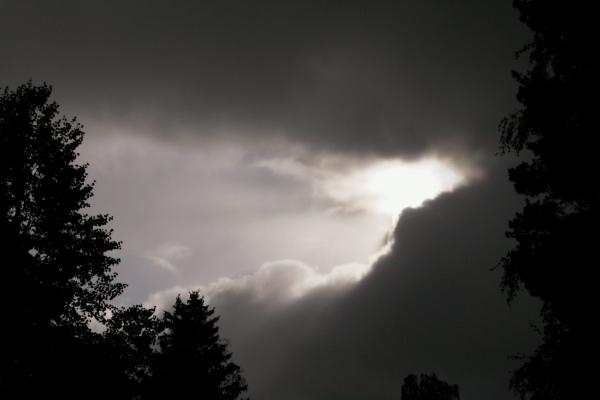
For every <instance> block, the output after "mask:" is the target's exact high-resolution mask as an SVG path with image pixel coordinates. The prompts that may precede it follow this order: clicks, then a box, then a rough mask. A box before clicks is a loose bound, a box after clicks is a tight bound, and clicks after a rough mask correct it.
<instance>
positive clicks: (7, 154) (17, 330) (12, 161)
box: [0, 82, 124, 398]
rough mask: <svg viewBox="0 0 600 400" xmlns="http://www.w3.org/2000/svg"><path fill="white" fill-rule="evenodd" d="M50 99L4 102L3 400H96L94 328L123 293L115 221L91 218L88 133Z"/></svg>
mask: <svg viewBox="0 0 600 400" xmlns="http://www.w3.org/2000/svg"><path fill="white" fill-rule="evenodd" d="M50 94H51V88H50V86H48V85H46V84H43V85H41V86H35V85H33V84H32V83H31V82H29V83H27V84H24V85H21V86H19V87H17V88H16V89H15V90H12V91H11V90H9V89H8V88H5V89H4V90H3V91H2V93H1V94H0V246H1V257H2V267H3V268H2V274H3V276H2V281H1V282H2V287H1V288H0V304H2V307H3V314H2V328H1V329H0V331H1V333H0V335H1V336H0V340H1V343H2V346H1V348H2V349H1V350H0V351H1V352H2V353H1V356H0V397H2V396H1V394H2V393H6V392H7V391H10V392H11V393H12V398H30V397H31V398H33V397H39V396H34V392H38V393H39V392H43V393H44V395H43V397H44V398H54V397H57V396H58V397H57V398H59V397H60V398H90V397H93V392H94V390H93V389H92V388H91V384H92V383H93V382H94V379H97V376H95V375H94V374H95V373H96V372H97V364H94V363H95V362H96V361H95V359H94V358H90V357H89V355H90V354H89V352H88V351H89V350H90V348H91V347H90V346H93V345H92V344H93V343H95V341H96V340H97V339H98V336H97V334H95V333H93V332H92V331H91V330H90V329H89V322H90V321H91V319H92V318H95V319H96V320H99V321H103V320H104V318H105V313H106V311H107V310H109V309H110V308H111V305H110V301H111V300H112V299H113V298H115V297H116V296H117V295H119V294H120V293H121V292H122V290H123V288H124V285H123V284H119V283H115V282H114V278H115V273H114V272H113V271H112V267H113V266H114V265H115V264H117V263H118V259H117V258H114V257H113V256H112V255H111V252H112V251H113V250H116V249H118V248H119V247H120V244H119V243H118V242H115V241H114V240H112V239H111V230H110V229H108V228H107V227H106V225H107V223H108V222H109V221H110V217H109V216H108V215H104V214H99V215H90V214H88V213H86V212H85V209H86V208H87V207H88V200H89V199H90V197H91V196H92V189H93V185H92V184H90V183H88V182H86V167H87V165H85V164H79V163H77V160H76V159H77V156H78V154H77V152H76V150H77V147H78V146H79V145H80V144H81V142H82V139H83V131H82V127H81V125H79V124H78V123H77V122H76V121H75V120H74V119H73V120H67V119H66V118H64V117H60V116H59V110H58V105H57V104H56V103H55V102H51V101H49V97H50ZM95 383H96V384H97V382H95Z"/></svg>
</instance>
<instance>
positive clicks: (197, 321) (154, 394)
mask: <svg viewBox="0 0 600 400" xmlns="http://www.w3.org/2000/svg"><path fill="white" fill-rule="evenodd" d="M218 319H219V318H218V317H216V316H215V315H214V309H212V308H210V307H208V306H207V305H206V304H204V299H203V298H202V297H200V295H199V294H198V292H191V293H190V294H189V299H188V300H187V301H185V302H184V301H183V300H182V299H181V297H180V296H177V300H176V301H175V305H174V308H173V311H172V312H165V313H164V315H163V318H162V328H163V329H164V332H163V333H162V334H161V335H160V336H159V338H158V344H159V351H158V352H157V353H156V355H155V359H154V362H153V363H152V377H151V379H150V382H149V385H148V387H147V391H146V395H145V396H144V398H147V399H159V398H178V397H182V398H183V396H185V397H186V398H188V397H189V398H198V399H211V400H235V399H241V396H242V395H243V393H244V392H245V391H246V389H247V386H246V382H245V380H244V378H243V377H242V375H241V371H240V367H238V366H237V365H236V364H234V363H233V362H232V361H231V353H230V352H229V351H228V350H227V344H226V343H225V342H223V340H222V339H221V338H220V337H219V328H218V326H217V321H218Z"/></svg>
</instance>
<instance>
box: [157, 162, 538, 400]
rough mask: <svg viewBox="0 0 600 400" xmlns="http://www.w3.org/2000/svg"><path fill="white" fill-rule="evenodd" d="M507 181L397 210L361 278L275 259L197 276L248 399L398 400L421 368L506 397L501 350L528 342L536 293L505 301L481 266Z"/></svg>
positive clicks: (519, 348) (494, 246) (505, 353)
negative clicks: (230, 276)
mask: <svg viewBox="0 0 600 400" xmlns="http://www.w3.org/2000/svg"><path fill="white" fill-rule="evenodd" d="M510 190H511V188H510V187H509V185H508V184H506V183H505V182H504V180H503V177H502V176H500V175H498V174H496V175H494V176H491V177H489V178H488V179H487V180H486V181H485V182H479V183H478V184H475V185H473V186H471V187H467V188H463V189H459V190H458V191H456V192H454V193H450V194H446V195H442V196H441V197H439V198H438V199H435V200H433V201H431V202H429V203H428V204H427V205H426V206H425V207H423V208H420V209H414V210H407V211H405V212H404V213H403V214H402V216H401V218H400V220H399V222H398V225H397V226H396V229H395V231H394V233H393V240H394V241H393V245H392V246H391V249H390V251H389V253H387V254H385V255H383V256H382V257H380V258H378V259H377V260H376V261H374V263H373V265H372V267H371V268H370V269H371V272H370V273H368V274H366V275H364V276H362V279H358V278H360V277H361V275H362V272H361V273H360V274H358V275H355V274H352V273H351V274H350V275H347V274H346V273H347V272H348V271H344V270H341V271H340V272H341V277H342V278H343V279H342V280H341V282H342V283H344V285H339V283H340V281H339V280H336V279H335V277H336V275H337V274H338V272H336V271H335V270H334V271H332V273H330V274H325V275H320V274H318V273H316V272H315V271H314V270H311V269H310V268H308V267H307V266H305V265H303V264H300V263H298V262H280V263H274V264H267V265H265V266H263V267H262V268H261V269H259V271H258V272H257V273H255V274H253V275H251V276H246V277H243V278H241V279H239V280H236V281H234V280H223V281H217V282H215V283H214V284H213V285H209V286H208V287H205V288H204V290H205V293H207V294H208V295H209V299H210V302H211V303H212V304H213V305H215V306H216V307H217V310H218V312H219V313H220V314H221V315H222V329H223V332H224V335H225V336H226V337H227V338H229V339H230V341H231V345H232V348H233V351H234V354H235V357H236V359H237V360H238V361H239V362H240V363H241V365H242V366H243V367H244V368H245V370H246V373H247V376H248V379H249V383H250V387H251V395H252V396H253V398H257V399H270V398H287V399H292V400H295V399H298V400H300V399H317V400H319V399H331V398H344V399H349V400H353V399H356V400H358V399H365V398H373V399H397V398H398V396H399V391H400V386H401V381H402V378H403V377H404V376H405V375H407V374H409V373H412V372H429V371H436V372H438V373H439V374H440V375H441V376H442V377H443V378H445V379H448V380H450V381H452V382H455V383H458V384H459V385H460V387H461V393H462V396H461V397H462V398H465V399H467V400H468V399H477V398H483V397H485V398H488V399H494V400H495V399H498V400H499V399H508V398H511V396H510V394H509V392H508V389H507V387H508V377H509V370H510V369H511V368H514V367H515V366H516V363H515V362H514V361H510V360H509V356H510V355H515V354H517V353H519V352H523V351H527V349H528V348H530V347H531V346H532V345H533V344H534V343H535V337H534V336H533V334H532V333H531V332H530V331H529V329H528V323H529V322H530V321H534V320H535V304H533V303H530V302H528V301H527V302H525V301H524V300H523V299H521V300H520V301H517V303H516V304H514V305H513V306H512V308H510V309H509V307H508V305H507V303H506V300H505V298H504V296H503V295H502V294H501V292H500V290H499V287H498V281H499V276H498V273H497V272H492V271H490V269H491V267H493V266H494V265H495V264H496V262H497V261H498V259H499V257H500V256H501V255H502V253H503V251H504V250H505V249H506V248H507V246H508V243H507V242H506V241H503V240H502V231H503V229H504V227H505V226H506V221H507V219H508V217H509V216H510V214H511V212H512V211H513V210H514V209H515V208H516V206H517V205H518V201H516V199H515V197H514V196H511V195H510ZM507 199H510V200H509V201H507ZM349 271H351V272H352V271H354V270H353V269H350V270H349ZM359 271H361V270H360V269H359ZM365 271H366V270H365ZM348 277H349V278H350V279H348ZM348 283H350V285H348ZM340 288H343V290H339V289H340ZM176 289H178V290H181V289H184V288H176ZM165 294H167V295H168V293H162V294H161V296H162V297H161V301H163V302H165ZM166 298H168V296H166ZM154 300H157V299H156V298H155V299H154ZM290 300H293V301H290ZM167 303H168V302H167Z"/></svg>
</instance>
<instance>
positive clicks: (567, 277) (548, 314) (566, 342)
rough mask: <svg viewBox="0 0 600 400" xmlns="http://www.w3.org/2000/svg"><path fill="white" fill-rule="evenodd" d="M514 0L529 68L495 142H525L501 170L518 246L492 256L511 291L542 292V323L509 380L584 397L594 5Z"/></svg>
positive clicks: (591, 344)
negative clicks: (508, 185) (525, 30)
mask: <svg viewBox="0 0 600 400" xmlns="http://www.w3.org/2000/svg"><path fill="white" fill-rule="evenodd" d="M514 6H515V7H516V8H517V9H518V11H519V12H520V16H521V21H522V22H523V23H525V24H526V25H527V26H528V27H529V28H530V29H531V30H532V31H533V33H534V36H533V41H532V42H531V43H530V44H528V45H527V46H526V47H525V48H524V49H523V50H522V51H521V53H527V54H528V55H529V60H530V64H531V66H530V69H529V70H528V71H527V72H526V73H516V72H515V73H514V76H515V78H516V80H517V81H518V83H519V90H518V94H517V98H518V100H519V102H520V103H521V105H522V108H521V109H520V110H519V111H517V112H516V113H515V114H513V115H511V116H510V117H508V118H506V119H505V120H504V121H503V122H502V124H501V132H502V138H501V144H502V146H503V149H504V151H514V152H517V153H518V152H521V151H523V150H525V151H527V152H528V155H529V159H528V161H526V162H522V163H521V164H519V165H518V166H517V167H515V168H513V169H511V170H510V171H509V177H510V180H511V181H512V182H513V184H514V186H515V189H516V191H517V192H518V193H519V194H522V195H524V196H525V197H526V205H525V207H524V208H523V210H522V211H521V212H519V213H518V214H517V215H516V216H515V218H514V219H513V220H512V221H511V222H510V230H509V231H508V232H507V236H508V237H510V238H513V239H515V240H516V242H517V245H516V247H514V248H513V249H512V250H510V251H509V252H508V253H507V254H506V256H505V257H504V258H503V259H502V260H501V262H500V264H499V265H500V266H501V267H502V268H503V272H504V275H503V280H502V286H503V289H504V290H505V291H506V292H507V293H508V296H509V298H510V299H512V298H513V297H514V295H515V294H516V293H517V292H518V291H519V290H520V289H525V290H526V291H527V292H528V293H529V294H531V295H532V296H535V297H538V298H539V299H540V300H541V301H542V310H541V315H542V317H543V324H544V325H543V343H542V345H541V346H540V347H538V348H537V349H536V351H535V352H534V354H533V355H532V356H530V357H529V358H527V360H526V362H525V363H524V365H523V366H522V367H521V368H520V369H519V370H517V371H516V372H515V374H514V376H513V379H512V381H511V386H512V388H513V389H514V390H516V391H517V392H518V393H520V394H521V396H522V397H530V398H532V399H567V398H569V399H578V398H591V397H592V394H593V391H592V390H593V389H594V388H593V382H594V379H593V376H592V373H591V371H590V370H589V369H588V367H587V365H588V363H589V361H590V357H591V354H590V352H591V351H592V349H594V348H596V347H597V337H595V336H596V333H595V332H597V331H596V330H595V329H592V322H593V319H594V316H595V315H596V313H597V309H596V307H595V303H596V296H595V292H596V291H597V283H596V280H595V279H594V276H595V273H596V271H595V270H596V269H597V268H596V265H597V262H594V261H593V260H595V259H596V258H597V255H596V247H597V242H598V233H597V229H598V226H599V222H600V221H599V218H598V201H599V199H600V188H599V186H598V184H597V182H596V180H595V179H594V178H595V176H596V174H595V172H594V171H595V170H596V169H597V166H596V163H597V162H596V159H597V158H596V157H597V154H596V153H597V149H598V147H597V144H598V126H599V123H598V121H599V120H598V115H597V108H598V106H597V104H598V102H597V96H598V93H600V68H599V67H600V64H599V62H598V57H597V54H596V53H597V48H598V46H599V45H600V40H599V39H600V29H599V23H598V18H597V16H598V12H599V11H600V6H599V5H598V4H597V3H595V2H584V1H570V2H566V1H558V0H516V1H515V2H514ZM596 354H597V353H596Z"/></svg>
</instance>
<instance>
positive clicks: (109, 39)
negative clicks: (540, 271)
mask: <svg viewBox="0 0 600 400" xmlns="http://www.w3.org/2000/svg"><path fill="white" fill-rule="evenodd" d="M528 38H529V36H528V32H526V31H525V30H524V28H522V27H521V25H520V24H519V21H518V15H517V14H516V12H515V11H514V10H512V8H511V1H509V0H487V1H470V0H465V1H460V2H457V1H450V0H439V1H432V0H429V1H422V0H421V1H416V0H414V1H401V0H398V1H387V2H385V1H373V0H371V1H355V0H345V1H335V0H330V1H295V2H290V1H283V0H279V1H234V0H229V1H226V0H221V1H216V0H214V1H210V0H206V1H172V0H171V1H139V2H132V1H100V2H91V1H74V0H72V1H27V0H19V1H3V0H0V49H1V50H2V53H1V58H0V79H1V80H0V86H6V85H8V86H10V87H15V86H16V85H18V84H19V83H22V82H24V81H26V80H28V79H33V81H34V82H35V83H41V82H43V81H46V82H48V83H50V84H52V85H53V86H54V99H55V100H56V101H58V102H59V104H61V107H62V108H61V109H62V112H63V113H64V114H66V115H68V116H77V117H78V119H79V121H80V122H81V123H83V124H84V126H85V131H86V132H87V135H86V139H85V142H84V145H83V146H82V149H81V159H82V161H85V162H89V163H90V167H89V172H90V177H91V178H93V179H95V180H96V189H95V197H94V200H93V210H94V212H98V211H100V212H109V213H111V214H112V215H114V217H115V220H114V224H113V226H114V228H115V238H116V239H118V240H122V241H123V250H122V251H121V253H120V256H121V258H122V263H121V265H120V266H119V272H120V274H119V277H120V279H121V280H124V281H126V282H127V283H129V285H130V286H129V288H128V290H127V291H126V293H125V294H124V295H123V296H122V297H121V298H120V299H119V301H120V302H121V303H124V304H133V303H144V304H146V305H157V306H159V307H167V306H168V305H169V304H170V303H171V302H172V301H173V298H174V296H175V295H176V294H177V293H179V292H186V291H188V290H191V289H200V290H201V291H202V292H203V294H205V296H207V299H208V300H209V301H210V302H211V304H213V305H214V306H215V307H216V308H217V313H218V314H220V315H221V316H222V319H221V325H222V334H223V336H225V337H226V338H227V339H228V340H229V342H230V345H231V348H232V350H233V352H234V358H235V360H236V362H238V363H239V364H240V365H241V366H242V368H243V369H244V372H245V375H246V377H247V379H248V383H249V386H250V395H251V397H252V398H253V399H255V400H262V399H264V400H271V399H282V398H283V399H287V400H295V399H298V400H305V399H306V400H308V399H310V400H320V399H323V400H330V399H344V400H354V399H356V400H359V399H365V400H366V399H369V400H378V399H381V400H384V399H399V398H400V387H401V385H402V379H403V378H404V376H406V375H407V374H409V373H413V372H414V373H421V372H432V371H435V372H437V373H438V375H439V376H441V377H442V378H443V379H446V380H448V381H450V382H452V383H457V384H459V385H460V388H461V394H462V396H461V397H462V398H464V399H466V400H475V399H481V398H486V399H491V400H495V399H498V400H500V399H511V398H513V396H512V395H511V394H510V392H509V391H508V389H507V386H508V379H509V370H510V369H511V368H514V367H515V366H516V365H517V364H516V363H515V362H514V361H511V360H509V356H511V355H514V354H516V353H519V352H527V351H528V350H529V349H531V348H532V347H533V345H534V344H535V343H536V338H535V336H534V335H533V334H532V333H531V332H530V329H529V322H530V321H532V320H534V319H535V315H536V311H535V309H536V307H535V304H531V302H530V301H529V300H528V299H519V300H518V301H517V302H516V303H515V304H514V305H513V306H512V307H510V308H509V307H508V305H507V304H506V300H505V296H504V295H503V294H502V293H501V292H500V290H499V286H498V284H499V271H490V269H491V268H492V267H494V266H495V265H496V263H497V262H498V260H499V258H500V257H501V256H502V255H503V253H504V252H505V251H506V249H508V248H509V247H510V245H511V243H510V242H509V241H507V240H506V239H505V238H504V231H505V230H506V229H507V223H508V220H509V219H510V217H511V216H512V215H513V214H514V212H515V211H516V210H518V209H519V207H520V206H521V204H522V202H521V199H519V198H518V197H517V196H516V195H515V194H514V192H513V190H512V187H511V186H510V184H509V182H508V181H507V174H506V168H507V167H508V166H510V165H511V164H513V163H515V162H516V160H515V159H513V158H510V157H504V158H501V157H498V156H497V155H496V153H497V151H498V146H497V143H498V136H499V134H498V130H497V126H498V123H499V121H500V120H501V118H502V117H503V116H505V115H506V114H508V113H510V112H511V111H512V110H514V109H515V108H516V107H517V104H516V101H515V100H514V97H515V96H514V95H515V90H516V85H515V83H514V82H513V80H512V78H511V74H510V71H511V69H513V68H518V67H520V66H519V65H518V63H517V62H516V61H515V60H514V57H513V55H514V52H515V51H516V50H518V49H519V48H520V47H521V46H522V45H524V44H525V43H526V42H527V41H528Z"/></svg>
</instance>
